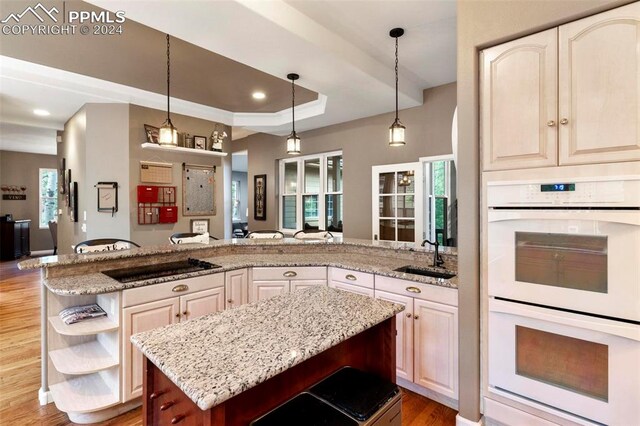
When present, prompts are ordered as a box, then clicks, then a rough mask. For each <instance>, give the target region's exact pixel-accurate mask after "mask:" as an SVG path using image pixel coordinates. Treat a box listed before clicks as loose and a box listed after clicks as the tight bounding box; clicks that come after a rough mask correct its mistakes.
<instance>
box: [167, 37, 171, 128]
mask: <svg viewBox="0 0 640 426" xmlns="http://www.w3.org/2000/svg"><path fill="white" fill-rule="evenodd" d="M170 47H171V46H170V44H169V34H167V121H169V120H170V118H169V116H170V104H169V99H170V98H171V84H170V82H171V49H170Z"/></svg>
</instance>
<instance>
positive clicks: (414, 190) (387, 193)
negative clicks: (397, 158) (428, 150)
mask: <svg viewBox="0 0 640 426" xmlns="http://www.w3.org/2000/svg"><path fill="white" fill-rule="evenodd" d="M371 169H372V185H371V191H372V236H373V239H374V240H381V241H403V242H420V241H422V228H423V222H424V221H423V217H422V204H423V203H422V193H423V181H422V166H421V163H419V162H416V163H403V164H389V165H384V166H373V167H372V168H371Z"/></svg>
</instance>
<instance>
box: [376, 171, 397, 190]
mask: <svg viewBox="0 0 640 426" xmlns="http://www.w3.org/2000/svg"><path fill="white" fill-rule="evenodd" d="M395 181H396V174H395V172H391V173H380V175H379V180H378V182H379V189H378V193H380V194H393V193H394V192H395Z"/></svg>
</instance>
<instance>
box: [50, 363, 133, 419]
mask: <svg viewBox="0 0 640 426" xmlns="http://www.w3.org/2000/svg"><path fill="white" fill-rule="evenodd" d="M49 389H50V390H51V395H52V396H53V401H54V402H55V404H56V407H57V408H58V410H60V411H64V412H65V413H90V412H93V411H98V410H102V409H104V408H108V407H111V406H113V405H116V404H119V403H120V398H119V397H118V392H114V390H113V389H111V388H109V386H108V385H107V384H106V383H105V382H104V380H102V377H100V375H99V374H98V373H94V374H89V375H84V376H78V377H74V378H73V379H69V380H66V381H63V382H60V383H56V384H55V385H51V386H49Z"/></svg>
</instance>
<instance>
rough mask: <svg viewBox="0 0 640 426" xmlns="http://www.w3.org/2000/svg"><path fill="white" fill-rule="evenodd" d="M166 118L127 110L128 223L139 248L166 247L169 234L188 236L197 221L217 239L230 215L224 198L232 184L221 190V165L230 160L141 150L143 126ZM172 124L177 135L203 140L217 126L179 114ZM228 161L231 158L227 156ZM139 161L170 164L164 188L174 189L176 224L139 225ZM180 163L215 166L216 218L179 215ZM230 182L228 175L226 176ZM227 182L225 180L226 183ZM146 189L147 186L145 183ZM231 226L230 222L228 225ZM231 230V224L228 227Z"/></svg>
mask: <svg viewBox="0 0 640 426" xmlns="http://www.w3.org/2000/svg"><path fill="white" fill-rule="evenodd" d="M166 117H167V115H166V112H165V111H160V110H155V109H151V108H145V107H141V106H138V105H130V106H129V141H130V142H129V175H130V188H129V200H130V203H131V209H130V215H129V219H130V223H131V240H132V241H135V242H136V243H138V244H140V245H152V244H165V243H167V242H168V238H169V236H170V235H171V234H173V233H176V232H191V228H190V220H191V219H198V218H208V219H209V233H210V234H211V235H213V236H216V237H218V238H221V237H223V236H224V235H226V234H225V231H226V230H225V221H224V217H230V213H228V214H229V215H226V214H225V211H226V210H229V212H230V206H229V204H230V203H229V202H227V203H226V204H225V202H224V200H225V197H229V199H230V192H231V189H230V188H231V184H230V183H228V185H227V186H228V187H229V188H228V189H226V190H225V187H224V182H225V179H224V170H223V167H222V164H223V162H224V163H225V166H226V167H227V168H229V167H230V160H227V158H225V159H224V160H221V158H220V157H212V156H204V155H197V154H185V153H182V152H165V151H151V150H143V149H142V147H141V146H140V145H141V144H142V143H143V142H145V141H146V136H145V131H144V125H145V124H150V125H152V126H156V127H160V126H161V125H162V123H163V122H164V121H165V119H166ZM171 121H172V122H173V124H174V125H175V126H176V127H177V128H178V131H179V132H187V133H190V134H191V135H198V136H206V137H207V138H208V137H209V135H211V132H212V131H213V129H214V127H215V125H216V123H215V122H212V121H207V120H201V119H198V118H193V117H187V116H184V115H179V114H171ZM225 131H226V132H227V134H229V135H231V129H230V128H229V127H225ZM224 149H225V150H228V149H229V143H228V142H226V143H225V144H224ZM228 157H231V156H230V155H229V156H228ZM140 161H157V162H165V163H172V164H173V183H171V184H167V185H171V186H176V187H177V197H176V200H177V205H178V210H179V212H178V222H177V223H170V224H157V225H138V217H137V200H136V198H137V193H136V188H137V185H140V184H141V183H140ZM182 163H187V164H203V165H215V166H217V171H216V175H215V187H214V190H215V201H216V215H215V216H183V215H182ZM229 178H230V172H229ZM229 178H228V179H227V180H226V181H227V182H228V181H229ZM145 185H148V183H145ZM229 222H230V221H229ZM228 226H229V227H230V223H229V224H228Z"/></svg>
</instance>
